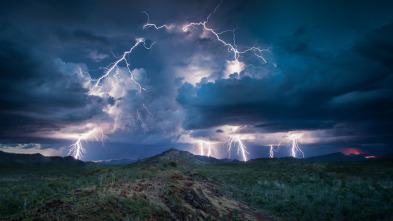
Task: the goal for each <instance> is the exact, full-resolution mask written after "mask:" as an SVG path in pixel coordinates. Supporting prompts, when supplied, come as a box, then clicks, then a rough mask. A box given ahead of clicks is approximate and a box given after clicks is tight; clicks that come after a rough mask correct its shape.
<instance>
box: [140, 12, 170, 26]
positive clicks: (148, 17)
mask: <svg viewBox="0 0 393 221" xmlns="http://www.w3.org/2000/svg"><path fill="white" fill-rule="evenodd" d="M142 13H143V14H146V16H147V22H146V24H145V25H143V28H142V29H147V28H155V29H157V30H158V29H162V28H166V29H171V28H173V26H172V25H169V26H168V25H166V24H164V25H161V26H157V25H156V24H152V23H150V15H149V14H147V12H145V11H142Z"/></svg>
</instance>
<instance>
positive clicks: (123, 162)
mask: <svg viewBox="0 0 393 221" xmlns="http://www.w3.org/2000/svg"><path fill="white" fill-rule="evenodd" d="M135 161H136V160H130V159H118V160H100V161H93V163H96V164H99V165H127V164H130V163H133V162H135Z"/></svg>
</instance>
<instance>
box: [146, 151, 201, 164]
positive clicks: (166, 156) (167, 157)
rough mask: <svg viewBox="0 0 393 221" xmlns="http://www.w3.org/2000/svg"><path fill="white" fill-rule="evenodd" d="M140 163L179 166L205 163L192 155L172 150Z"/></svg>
mask: <svg viewBox="0 0 393 221" xmlns="http://www.w3.org/2000/svg"><path fill="white" fill-rule="evenodd" d="M140 162H143V163H170V162H175V163H177V164H195V163H196V164H200V163H203V162H202V161H201V160H199V159H198V158H197V157H195V156H194V155H193V154H192V153H190V152H187V151H182V150H176V149H170V150H167V151H165V152H163V153H162V154H158V155H155V156H152V157H149V158H145V159H143V160H141V161H140Z"/></svg>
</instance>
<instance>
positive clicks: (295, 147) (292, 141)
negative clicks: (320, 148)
mask: <svg viewBox="0 0 393 221" xmlns="http://www.w3.org/2000/svg"><path fill="white" fill-rule="evenodd" d="M301 136H302V134H290V135H289V136H288V139H289V141H288V142H289V145H290V146H291V156H292V157H296V153H297V152H300V153H301V154H302V156H303V158H304V153H303V151H302V150H301V149H300V147H299V142H298V140H299V139H300V137H301Z"/></svg>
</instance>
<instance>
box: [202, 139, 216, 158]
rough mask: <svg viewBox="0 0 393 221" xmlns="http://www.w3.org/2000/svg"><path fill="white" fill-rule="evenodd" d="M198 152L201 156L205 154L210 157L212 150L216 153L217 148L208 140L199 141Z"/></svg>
mask: <svg viewBox="0 0 393 221" xmlns="http://www.w3.org/2000/svg"><path fill="white" fill-rule="evenodd" d="M199 151H200V152H199V154H200V155H201V156H205V153H206V156H208V157H211V156H212V154H213V152H214V153H215V154H216V153H217V150H216V148H215V147H214V146H213V144H211V143H210V142H207V141H199Z"/></svg>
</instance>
